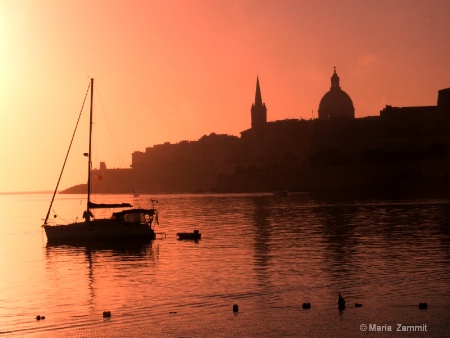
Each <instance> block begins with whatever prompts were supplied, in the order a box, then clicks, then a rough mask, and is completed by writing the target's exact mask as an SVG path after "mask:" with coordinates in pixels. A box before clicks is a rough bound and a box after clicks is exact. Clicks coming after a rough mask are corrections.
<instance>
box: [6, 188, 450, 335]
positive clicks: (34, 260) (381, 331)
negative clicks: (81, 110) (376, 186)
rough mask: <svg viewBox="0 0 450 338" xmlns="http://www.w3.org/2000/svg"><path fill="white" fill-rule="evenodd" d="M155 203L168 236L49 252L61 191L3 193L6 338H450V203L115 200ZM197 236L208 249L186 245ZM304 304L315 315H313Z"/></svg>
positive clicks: (75, 202)
mask: <svg viewBox="0 0 450 338" xmlns="http://www.w3.org/2000/svg"><path fill="white" fill-rule="evenodd" d="M151 197H153V198H155V197H156V198H157V199H158V200H159V203H158V204H157V207H158V209H159V215H160V217H159V218H160V227H157V228H156V230H157V232H161V233H162V232H163V233H165V236H164V235H162V234H161V235H159V236H158V239H157V240H155V241H152V242H148V243H137V244H126V245H119V244H115V243H100V244H92V245H84V246H83V245H54V246H49V245H47V240H46V237H45V233H44V232H43V231H42V229H41V227H40V225H41V223H42V220H41V219H42V218H43V217H44V216H45V214H46V212H47V208H48V203H49V201H50V195H47V194H35V195H0V335H2V336H33V337H57V336H61V337H62V336H64V337H181V336H182V337H283V336H292V337H307V336H320V337H331V336H342V337H352V336H367V335H369V336H374V337H384V336H399V337H408V336H414V337H415V336H449V335H450V264H449V262H450V226H449V224H450V200H392V201H381V200H346V201H338V200H329V201H327V200H316V199H314V198H312V197H310V196H308V195H305V194H296V195H290V196H287V197H274V196H271V195H161V196H141V197H139V198H133V197H132V196H127V195H120V196H103V201H108V200H110V201H112V200H115V201H120V202H131V203H132V204H134V205H135V206H141V207H149V206H151V204H150V198H151ZM58 200H59V201H57V203H55V209H54V210H52V215H53V214H54V213H56V214H58V216H59V217H63V218H64V217H67V218H66V219H67V220H69V221H71V220H73V218H74V217H76V216H80V215H81V213H82V211H83V207H84V203H85V202H84V201H82V200H81V199H80V197H79V196H74V195H59V196H58ZM69 211H70V212H73V213H74V215H76V216H73V215H67V216H66V214H69V213H70V212H69ZM194 229H199V230H200V231H201V233H202V239H201V240H200V241H198V242H194V241H179V240H177V239H176V233H177V232H180V231H192V230H194ZM338 292H340V293H341V294H342V295H343V296H344V298H345V299H346V301H347V307H346V309H345V310H344V311H339V310H338V309H337V304H336V302H337V297H338ZM305 302H308V303H310V304H311V309H308V310H304V309H302V304H303V303H305ZM421 302H426V303H428V309H426V310H420V309H419V308H418V304H419V303H421ZM355 303H361V304H363V306H362V307H357V308H355V306H354V304H355ZM234 304H237V305H238V306H239V311H238V312H237V313H234V312H233V305H234ZM103 311H111V314H112V316H111V318H106V319H105V318H103V316H102V313H103ZM37 315H44V316H45V317H46V318H45V320H40V321H37V320H36V319H35V317H36V316H37ZM399 325H400V326H399ZM399 328H400V329H403V330H405V329H406V330H408V331H407V332H399V331H397V330H398V329H399ZM389 330H392V332H390V331H389Z"/></svg>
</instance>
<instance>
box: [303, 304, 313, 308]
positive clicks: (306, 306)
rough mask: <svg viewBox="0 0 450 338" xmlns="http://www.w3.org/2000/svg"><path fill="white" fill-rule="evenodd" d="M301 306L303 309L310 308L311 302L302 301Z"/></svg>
mask: <svg viewBox="0 0 450 338" xmlns="http://www.w3.org/2000/svg"><path fill="white" fill-rule="evenodd" d="M302 307H303V308H304V309H310V308H311V304H310V303H303V305H302Z"/></svg>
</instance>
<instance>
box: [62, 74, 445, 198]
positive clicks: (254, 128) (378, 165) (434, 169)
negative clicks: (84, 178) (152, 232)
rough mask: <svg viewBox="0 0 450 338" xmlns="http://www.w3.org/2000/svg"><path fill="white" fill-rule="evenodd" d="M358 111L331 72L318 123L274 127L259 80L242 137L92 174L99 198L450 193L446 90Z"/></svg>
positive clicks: (163, 149)
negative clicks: (432, 100) (429, 101)
mask: <svg viewBox="0 0 450 338" xmlns="http://www.w3.org/2000/svg"><path fill="white" fill-rule="evenodd" d="M354 112H355V109H354V107H353V103H352V100H351V98H350V96H349V95H348V94H347V93H345V92H344V91H343V90H342V89H341V88H340V84H339V77H338V75H337V73H336V68H335V69H334V73H333V75H332V77H331V88H330V90H329V91H328V92H327V93H325V94H324V96H323V97H322V99H321V100H320V103H319V118H317V119H310V120H303V119H285V120H278V121H270V122H268V121H267V107H266V104H265V103H264V102H263V99H262V95H261V86H260V81H259V77H258V76H257V79H256V91H255V101H254V102H253V103H252V104H251V109H250V120H251V121H250V128H248V129H246V130H244V131H242V132H241V135H240V137H237V136H231V135H225V134H215V133H212V134H210V135H204V136H203V137H201V138H200V139H199V140H197V141H181V142H178V143H175V144H171V143H169V142H167V143H164V144H159V145H154V146H152V147H148V148H146V149H145V151H144V152H142V151H135V152H134V153H133V154H132V164H131V168H129V169H107V168H106V164H105V163H103V162H102V163H101V165H100V169H98V170H94V171H93V174H94V175H99V176H101V177H102V178H103V179H102V180H101V181H99V186H98V187H97V189H98V190H97V191H99V192H103V193H125V192H133V190H132V189H134V190H138V191H140V192H142V193H189V192H221V193H223V192H268V191H269V192H270V191H276V190H280V189H286V190H289V191H309V192H316V193H317V192H330V191H331V192H339V193H344V192H345V193H348V192H352V193H354V192H358V193H361V192H364V193H368V192H369V193H372V192H376V193H380V192H383V193H393V192H402V193H408V194H416V195H423V194H433V193H437V192H439V193H447V192H450V88H447V89H442V90H439V91H438V100H437V105H436V106H420V107H394V106H390V105H387V106H386V107H385V108H383V109H382V110H381V111H380V114H379V116H369V117H363V118H355V114H354ZM125 177H126V179H125ZM126 183H127V184H126ZM128 183H131V184H128ZM130 187H131V188H130ZM80 189H82V186H80V187H74V188H71V189H68V190H67V191H66V192H70V193H76V192H79V191H80Z"/></svg>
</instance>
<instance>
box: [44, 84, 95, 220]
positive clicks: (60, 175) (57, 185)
mask: <svg viewBox="0 0 450 338" xmlns="http://www.w3.org/2000/svg"><path fill="white" fill-rule="evenodd" d="M90 88H91V84H90V81H89V85H88V88H87V90H86V94H85V95H84V100H83V104H82V106H81V110H80V114H79V115H78V120H77V124H76V125H75V130H74V131H73V134H72V139H71V140H70V144H69V149H67V153H66V158H65V159H64V163H63V166H62V168H61V173H60V174H59V178H58V182H57V183H56V188H55V191H54V192H53V196H52V200H51V202H50V206H49V208H48V212H47V216H45V221H44V225H46V224H47V221H48V218H49V216H50V211H51V209H52V205H53V201H54V200H55V196H56V193H57V191H58V187H59V182H60V181H61V177H62V174H63V171H64V167H65V166H66V162H67V158H68V157H69V153H70V148H72V143H73V139H74V138H75V133H76V132H77V128H78V124H79V122H80V118H81V113H82V112H83V109H84V104H85V103H86V98H87V96H88V93H89V89H90Z"/></svg>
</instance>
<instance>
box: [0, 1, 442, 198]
mask: <svg viewBox="0 0 450 338" xmlns="http://www.w3.org/2000/svg"><path fill="white" fill-rule="evenodd" d="M449 18H450V1H448V0H442V1H440V0H421V1H418V0H407V1H396V0H386V1H384V0H377V1H371V0H365V1H360V0H354V1H353V0H340V1H337V0H336V1H335V0H333V1H323V0H311V1H309V0H307V1H303V0H236V1H233V0H208V1H204V0H157V1H156V0H147V1H144V0H127V1H125V0H0V74H1V75H0V88H1V90H0V158H1V167H0V191H30V190H51V189H53V188H54V185H55V184H56V180H57V176H58V174H59V170H60V168H61V165H62V161H63V159H64V156H65V152H66V149H67V147H68V144H69V141H70V137H71V134H72V131H73V128H74V126H75V121H76V118H77V115H78V112H79V110H80V108H81V104H82V100H83V97H84V94H85V91H86V89H87V85H88V82H89V80H88V78H89V77H94V78H95V81H96V90H98V91H97V94H100V96H97V95H96V97H95V100H96V101H95V102H96V104H95V107H96V110H95V111H96V112H98V113H97V114H101V115H100V116H103V114H104V112H106V114H107V116H108V119H109V122H110V125H111V128H112V132H113V134H114V137H115V140H116V142H117V144H118V152H119V160H118V157H117V156H116V153H117V151H116V150H114V149H113V148H109V149H108V151H104V152H103V155H102V156H99V157H98V158H94V167H98V162H99V161H106V163H107V166H108V167H109V168H114V167H129V165H130V164H131V153H132V152H133V151H145V148H146V147H150V146H153V145H155V144H160V143H163V142H171V143H176V142H179V141H181V140H198V139H199V138H200V137H201V136H203V135H205V134H206V135H207V134H210V133H211V132H216V133H225V134H230V135H236V136H239V135H240V134H239V133H240V132H241V131H243V130H246V129H248V128H249V127H250V107H251V104H252V102H253V100H254V93H255V86H256V76H257V75H258V76H259V79H260V84H261V92H262V97H263V101H264V102H265V103H266V105H267V108H268V120H269V121H273V120H280V119H285V118H304V119H309V118H311V117H312V116H314V117H317V109H318V105H319V102H320V99H321V98H322V96H323V95H324V94H325V93H326V92H327V91H328V90H329V87H330V77H331V75H332V72H333V66H336V68H337V73H338V75H339V77H340V80H341V81H340V84H341V88H342V89H343V90H344V91H346V92H347V93H348V94H349V95H350V97H351V98H352V100H353V104H354V106H355V113H356V116H357V117H363V116H368V115H379V111H380V110H381V109H382V108H383V107H385V106H386V105H387V104H389V105H394V106H414V105H435V104H436V102H437V91H438V90H439V89H443V88H448V87H450V61H449V60H450V20H449ZM97 116H98V115H97ZM96 123H98V125H99V126H100V124H101V121H100V119H98V120H96ZM97 135H103V134H101V133H98V134H97ZM99 147H100V145H99ZM80 149H81V148H80ZM83 151H85V150H84V149H83V150H80V152H83ZM99 152H101V151H100V150H99ZM80 158H81V156H80ZM74 161H75V162H73V164H76V165H74V167H76V166H77V165H81V164H78V162H77V161H78V159H77V160H74ZM80 161H85V160H84V159H83V158H81V159H80ZM83 163H84V162H83ZM83 165H84V164H83ZM68 175H69V176H68V177H67V178H66V180H63V182H62V183H61V184H62V188H66V187H68V186H70V185H73V184H78V183H84V181H85V178H84V176H83V175H84V173H80V172H79V171H78V172H77V176H75V172H73V173H72V172H70V173H69V174H68Z"/></svg>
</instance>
